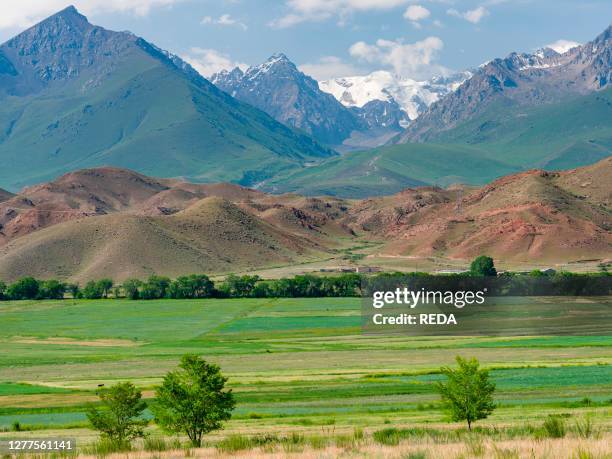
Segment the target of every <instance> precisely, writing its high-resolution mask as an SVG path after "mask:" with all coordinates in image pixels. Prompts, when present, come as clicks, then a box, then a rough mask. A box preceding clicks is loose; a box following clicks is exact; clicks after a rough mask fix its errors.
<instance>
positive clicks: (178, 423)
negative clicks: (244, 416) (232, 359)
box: [151, 355, 235, 446]
mask: <svg viewBox="0 0 612 459" xmlns="http://www.w3.org/2000/svg"><path fill="white" fill-rule="evenodd" d="M179 368H180V369H179V370H176V371H171V372H169V373H168V374H166V376H165V377H164V381H163V383H162V385H161V386H159V387H158V388H157V390H156V397H155V403H154V404H153V405H152V407H151V408H152V411H153V414H154V415H155V422H157V423H158V424H159V425H160V426H161V427H162V428H164V429H165V430H167V431H169V432H172V433H179V432H183V433H185V434H187V436H188V437H189V439H190V440H191V443H192V445H193V446H201V445H202V436H203V435H204V434H206V433H208V432H211V431H213V430H217V429H220V428H221V427H222V423H223V421H227V420H228V419H230V417H231V412H232V410H233V409H234V406H235V401H234V396H233V394H232V391H231V390H224V388H225V383H226V382H227V378H226V377H224V376H223V375H222V374H221V370H220V368H219V367H218V366H217V365H213V364H209V363H207V362H206V361H204V360H203V359H201V358H200V357H198V356H197V355H185V356H183V358H182V359H181V363H180V365H179Z"/></svg>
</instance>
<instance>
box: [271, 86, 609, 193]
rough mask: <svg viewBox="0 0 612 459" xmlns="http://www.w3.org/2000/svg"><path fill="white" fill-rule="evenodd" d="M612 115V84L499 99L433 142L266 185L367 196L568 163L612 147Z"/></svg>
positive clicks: (363, 155) (347, 159)
mask: <svg viewBox="0 0 612 459" xmlns="http://www.w3.org/2000/svg"><path fill="white" fill-rule="evenodd" d="M611 120H612V89H606V90H604V91H601V92H596V93H592V94H590V95H588V96H577V97H572V98H569V99H566V100H564V101H562V102H559V103H556V104H549V105H543V106H538V107H522V106H520V105H512V104H510V103H508V102H499V103H496V104H494V105H493V106H491V107H490V108H489V109H487V111H486V112H485V113H483V114H482V115H480V116H478V117H476V118H474V119H471V120H470V121H469V122H466V123H464V124H461V125H460V126H458V127H456V128H454V129H452V130H449V131H444V132H442V133H439V134H438V135H437V136H436V137H435V138H434V139H433V140H431V142H428V143H408V144H398V145H392V146H386V147H381V148H376V149H374V150H369V151H362V152H357V153H348V154H346V155H344V156H342V157H340V158H333V159H329V160H326V161H325V162H324V163H322V164H319V165H317V166H314V167H310V168H306V169H301V170H298V171H291V172H288V173H286V174H281V175H280V176H279V177H274V178H272V179H271V180H269V181H266V182H265V183H264V186H263V189H266V190H271V191H296V192H299V193H304V194H311V195H313V194H314V195H316V194H333V195H338V196H343V197H367V196H372V195H384V194H390V193H396V192H398V191H400V190H401V189H403V188H406V187H408V186H419V185H425V184H427V185H440V186H447V185H449V184H452V183H465V184H471V185H482V184H485V183H487V182H490V181H491V180H494V179H496V178H498V177H501V176H502V175H507V174H511V173H514V172H517V171H520V170H526V169H531V168H543V169H547V170H560V169H571V168H575V167H580V166H585V165H588V164H592V163H595V162H597V161H599V160H600V159H602V158H605V157H607V156H609V155H611V154H612V123H611Z"/></svg>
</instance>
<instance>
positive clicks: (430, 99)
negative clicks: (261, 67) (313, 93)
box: [319, 70, 471, 120]
mask: <svg viewBox="0 0 612 459" xmlns="http://www.w3.org/2000/svg"><path fill="white" fill-rule="evenodd" d="M470 76H471V73H470V72H462V73H459V74H456V75H452V76H450V77H436V78H433V79H431V80H428V81H415V80H413V79H410V78H402V77H399V76H396V75H393V74H392V73H390V72H387V71H384V70H381V71H377V72H373V73H371V74H369V75H365V76H355V77H346V78H336V79H333V80H327V81H321V82H320V83H319V87H320V88H321V90H322V91H325V92H328V93H330V94H332V95H333V96H334V97H335V98H336V99H337V100H338V101H339V102H340V103H342V104H343V105H345V106H347V107H363V106H365V105H366V104H367V103H368V102H372V101H376V100H379V101H385V102H393V103H396V104H397V105H399V107H400V108H401V109H402V110H403V111H404V112H406V114H407V118H408V119H409V120H414V119H415V118H416V117H417V116H419V114H420V113H421V112H422V111H423V110H424V109H426V108H427V107H429V106H430V105H431V104H432V103H434V102H435V101H436V100H438V99H439V98H440V97H443V96H445V95H446V94H448V93H450V92H452V91H454V90H455V89H456V88H457V87H458V86H459V85H460V84H461V83H462V82H463V81H465V80H466V79H467V78H469V77H470Z"/></svg>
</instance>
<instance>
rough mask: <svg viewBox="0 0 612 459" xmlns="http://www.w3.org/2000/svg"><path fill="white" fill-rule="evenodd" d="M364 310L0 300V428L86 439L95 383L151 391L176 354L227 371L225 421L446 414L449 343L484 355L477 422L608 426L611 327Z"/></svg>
mask: <svg viewBox="0 0 612 459" xmlns="http://www.w3.org/2000/svg"><path fill="white" fill-rule="evenodd" d="M517 301H528V300H517ZM540 301H543V300H542V299H540ZM545 301H563V300H562V299H556V298H551V299H548V300H545ZM360 320H361V318H360V300H359V299H358V298H333V299H332V298H323V299H236V300H197V301H196V300H193V301H192V300H160V301H148V302H145V301H123V300H100V301H86V300H80V301H70V300H65V301H48V302H5V303H0V346H2V352H1V353H0V430H1V429H4V430H5V431H6V432H4V433H0V436H5V437H6V436H10V435H11V432H10V429H11V426H12V424H13V423H14V422H19V423H20V424H21V425H22V426H25V428H26V429H46V430H45V432H53V433H54V434H56V433H58V431H59V432H60V433H62V434H66V435H71V436H77V437H79V438H81V437H82V438H92V436H93V433H92V432H91V431H88V430H87V429H85V427H86V425H87V423H86V417H85V414H84V407H85V404H86V403H87V402H90V401H95V400H96V396H95V390H96V388H97V387H98V385H99V384H105V385H109V384H112V383H113V382H116V381H123V380H131V381H133V382H134V383H135V384H137V385H138V386H140V387H141V388H142V389H143V390H144V393H145V398H149V397H151V396H152V394H153V392H152V390H153V388H154V386H155V385H156V384H157V383H159V381H160V379H161V378H162V377H163V375H164V373H165V372H166V371H168V370H170V369H172V368H174V367H175V366H176V364H177V362H178V360H179V358H180V356H181V355H183V354H185V353H198V354H200V355H202V356H204V358H206V359H208V360H210V361H212V362H215V363H217V364H219V365H221V367H222V370H223V371H224V373H226V374H227V375H228V376H229V378H230V379H229V385H230V387H232V389H233V390H234V392H235V395H236V399H237V408H236V410H235V413H234V417H233V419H232V421H230V422H229V424H228V426H227V431H228V432H241V433H249V434H251V433H265V432H279V431H280V432H282V431H294V430H299V431H313V432H319V433H320V432H321V431H322V430H325V429H330V428H333V429H334V430H338V431H342V430H343V429H353V428H355V427H361V428H364V429H375V428H382V427H388V426H389V424H391V425H393V426H404V427H406V426H423V425H433V426H439V425H446V424H445V423H446V422H447V421H448V419H447V415H446V414H445V413H444V411H443V410H442V409H441V406H440V404H439V397H438V395H437V394H436V393H435V391H434V386H433V383H434V381H436V380H438V379H439V378H440V376H439V374H438V370H439V368H440V366H442V365H452V364H453V361H454V358H455V356H456V355H461V356H464V357H477V358H478V359H479V360H480V362H481V364H482V365H483V366H485V367H489V368H491V375H492V377H493V380H494V381H495V383H496V385H497V392H496V401H497V402H498V404H499V408H498V409H497V410H496V411H495V413H494V414H493V415H492V416H491V417H490V418H489V419H487V420H485V421H481V424H482V425H484V426H508V425H520V424H523V423H524V422H525V420H526V419H529V421H530V422H539V421H541V420H542V419H543V418H544V417H546V416H547V415H548V414H550V413H565V414H567V413H570V415H576V416H578V415H580V414H582V413H585V412H589V413H593V414H594V415H595V417H596V419H597V422H598V424H599V425H600V426H601V427H602V428H604V429H605V430H610V429H612V422H611V421H610V419H611V418H612V416H610V415H611V414H612V337H610V336H588V337H587V336H585V337H581V336H557V337H512V338H494V337H478V338H469V337H413V338H411V337H403V336H372V335H362V334H361V331H360ZM585 399H586V400H585ZM68 429H69V430H68ZM36 432H37V431H35V433H36ZM38 434H40V432H38ZM216 435H225V432H224V433H221V434H216ZM213 438H214V436H213Z"/></svg>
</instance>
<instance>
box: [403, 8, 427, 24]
mask: <svg viewBox="0 0 612 459" xmlns="http://www.w3.org/2000/svg"><path fill="white" fill-rule="evenodd" d="M430 15H431V11H429V10H428V9H427V8H425V7H424V6H421V5H410V6H409V7H408V8H407V9H406V11H405V12H404V18H406V19H408V20H409V21H420V20H422V19H427V18H428V17H429V16H430Z"/></svg>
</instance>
